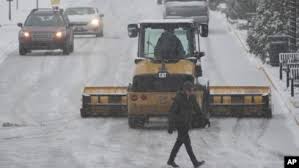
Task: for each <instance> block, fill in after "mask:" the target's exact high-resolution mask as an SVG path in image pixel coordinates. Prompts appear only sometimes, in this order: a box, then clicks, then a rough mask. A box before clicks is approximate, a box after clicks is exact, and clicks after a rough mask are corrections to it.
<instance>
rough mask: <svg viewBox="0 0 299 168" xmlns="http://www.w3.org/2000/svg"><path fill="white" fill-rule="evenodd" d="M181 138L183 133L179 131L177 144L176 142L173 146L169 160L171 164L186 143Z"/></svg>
mask: <svg viewBox="0 0 299 168" xmlns="http://www.w3.org/2000/svg"><path fill="white" fill-rule="evenodd" d="M181 136H182V131H181V130H178V137H177V139H176V142H175V144H174V146H173V148H172V150H171V153H170V156H169V159H168V161H169V162H173V161H174V159H175V157H176V155H177V153H178V152H179V150H180V148H181V146H182V144H183V143H184V142H183V141H182V138H181Z"/></svg>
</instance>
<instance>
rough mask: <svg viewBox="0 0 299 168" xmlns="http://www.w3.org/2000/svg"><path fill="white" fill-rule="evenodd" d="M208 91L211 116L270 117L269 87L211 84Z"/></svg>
mask: <svg viewBox="0 0 299 168" xmlns="http://www.w3.org/2000/svg"><path fill="white" fill-rule="evenodd" d="M209 92H210V96H209V112H210V115H211V116H212V117H265V118H271V117H272V111H271V103H270V101H271V90H270V88H269V87H256V86H248V87H246V86H240V87H238V86H211V87H210V89H209Z"/></svg>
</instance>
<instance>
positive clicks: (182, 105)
mask: <svg viewBox="0 0 299 168" xmlns="http://www.w3.org/2000/svg"><path fill="white" fill-rule="evenodd" d="M193 112H197V113H199V114H200V115H202V116H203V114H202V112H201V109H200V106H199V104H198V102H197V100H196V97H195V96H194V95H192V96H190V97H189V98H188V97H187V95H186V94H184V92H183V91H182V90H180V91H178V92H177V94H176V97H175V98H174V101H173V104H172V105H171V108H170V111H169V119H168V121H169V129H170V130H174V129H178V128H188V129H189V128H191V124H192V114H193Z"/></svg>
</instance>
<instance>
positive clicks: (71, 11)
mask: <svg viewBox="0 0 299 168" xmlns="http://www.w3.org/2000/svg"><path fill="white" fill-rule="evenodd" d="M65 14H66V15H92V14H95V10H94V9H93V8H68V9H66V10H65Z"/></svg>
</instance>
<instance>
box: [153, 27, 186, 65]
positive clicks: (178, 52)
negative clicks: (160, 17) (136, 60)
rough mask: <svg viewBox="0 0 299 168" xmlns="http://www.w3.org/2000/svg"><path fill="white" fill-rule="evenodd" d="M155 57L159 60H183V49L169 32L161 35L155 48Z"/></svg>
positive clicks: (178, 40) (179, 42)
mask: <svg viewBox="0 0 299 168" xmlns="http://www.w3.org/2000/svg"><path fill="white" fill-rule="evenodd" d="M154 52H155V53H154V54H155V56H156V57H157V58H159V59H162V58H163V59H178V58H183V57H184V55H185V50H184V47H183V45H182V43H181V41H180V39H178V38H177V37H176V35H175V34H173V33H171V32H164V33H162V35H161V37H160V38H159V40H158V42H157V44H156V47H155V51H154Z"/></svg>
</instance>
